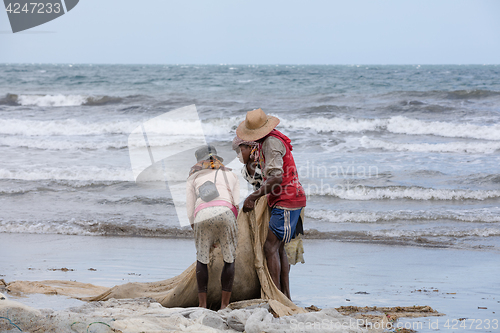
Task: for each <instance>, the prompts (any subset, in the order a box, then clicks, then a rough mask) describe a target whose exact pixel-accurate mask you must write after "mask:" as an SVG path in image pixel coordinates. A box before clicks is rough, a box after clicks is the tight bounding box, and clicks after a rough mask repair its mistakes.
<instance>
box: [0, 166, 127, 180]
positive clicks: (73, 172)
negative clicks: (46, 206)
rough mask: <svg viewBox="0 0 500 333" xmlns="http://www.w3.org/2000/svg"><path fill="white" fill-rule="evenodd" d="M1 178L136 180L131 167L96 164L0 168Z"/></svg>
mask: <svg viewBox="0 0 500 333" xmlns="http://www.w3.org/2000/svg"><path fill="white" fill-rule="evenodd" d="M0 179H19V180H41V179H50V180H77V181H89V182H93V181H134V177H133V175H132V170H131V169H123V168H115V169H106V168H99V167H94V166H81V167H79V166H71V167H64V168H56V167H41V168H36V169H32V170H29V169H20V168H18V169H4V168H2V169H0Z"/></svg>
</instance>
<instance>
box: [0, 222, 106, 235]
mask: <svg viewBox="0 0 500 333" xmlns="http://www.w3.org/2000/svg"><path fill="white" fill-rule="evenodd" d="M0 232H7V233H23V234H60V235H83V236H91V235H99V233H95V232H90V231H87V230H85V229H84V228H82V227H81V226H79V225H78V224H76V223H74V220H72V221H68V222H56V221H9V222H7V221H0Z"/></svg>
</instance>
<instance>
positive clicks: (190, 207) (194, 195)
mask: <svg viewBox="0 0 500 333" xmlns="http://www.w3.org/2000/svg"><path fill="white" fill-rule="evenodd" d="M216 171H217V170H216V169H215V170H214V169H203V170H200V171H197V172H195V173H194V174H192V175H191V176H189V177H188V179H187V184H186V209H187V215H188V217H189V220H190V221H191V223H193V220H194V211H195V209H196V207H198V205H200V204H201V203H203V202H204V201H203V200H201V199H200V198H199V197H198V196H199V191H198V189H199V188H200V186H201V185H202V184H204V183H205V182H206V181H207V180H210V181H212V182H213V181H214V178H215V172H216ZM223 173H225V174H226V178H227V184H226V179H225V178H224V175H223ZM215 186H217V190H218V191H219V196H218V197H217V198H215V199H213V200H224V201H227V202H229V203H230V204H233V205H234V206H237V205H238V203H239V202H240V183H239V181H238V177H237V176H236V175H235V174H234V173H233V172H232V171H223V170H219V172H218V173H217V181H216V183H215ZM228 188H229V189H230V190H231V193H230V192H229V190H228ZM231 194H232V199H231Z"/></svg>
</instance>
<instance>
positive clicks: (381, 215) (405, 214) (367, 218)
mask: <svg viewBox="0 0 500 333" xmlns="http://www.w3.org/2000/svg"><path fill="white" fill-rule="evenodd" d="M305 213H306V217H310V218H313V219H318V220H321V221H324V222H329V223H381V222H382V223H383V222H387V223H389V222H394V221H401V220H403V221H417V222H418V221H426V220H427V221H434V220H451V221H457V222H468V223H497V222H500V215H499V214H498V212H496V213H494V212H492V211H491V210H488V209H473V210H463V211H456V210H442V211H429V210H399V211H375V212H373V211H360V212H356V211H354V212H353V211H342V210H324V209H306V211H305Z"/></svg>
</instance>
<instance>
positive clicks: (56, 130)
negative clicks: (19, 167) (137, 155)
mask: <svg viewBox="0 0 500 333" xmlns="http://www.w3.org/2000/svg"><path fill="white" fill-rule="evenodd" d="M140 124H141V122H139V121H130V120H121V121H111V122H110V121H103V122H84V121H80V120H76V119H65V120H47V121H43V120H25V119H0V134H7V135H25V136H44V135H45V136H50V135H101V134H130V133H131V132H132V131H133V130H134V129H135V128H136V127H137V126H140ZM237 124H239V118H236V117H233V118H228V119H211V120H207V121H202V126H203V131H204V133H205V135H206V136H215V137H217V136H227V135H233V133H234V129H233V128H234V126H235V125H237ZM194 125H195V124H194V123H193V122H192V121H186V120H169V121H164V120H159V121H157V122H155V123H153V124H151V123H149V126H148V128H147V133H148V136H149V135H151V134H152V135H153V136H154V135H156V136H157V137H159V140H160V141H161V140H167V139H165V138H166V137H169V136H185V137H189V136H190V135H197V134H198V132H197V130H196V126H194ZM153 136H151V140H154V139H155V138H154V137H153ZM168 140H170V139H168ZM168 140H167V141H168ZM151 144H152V145H153V144H154V141H152V142H151Z"/></svg>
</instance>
